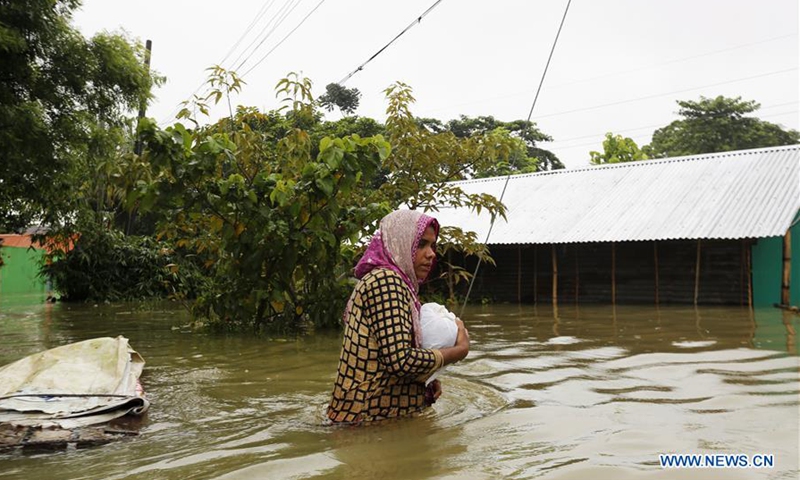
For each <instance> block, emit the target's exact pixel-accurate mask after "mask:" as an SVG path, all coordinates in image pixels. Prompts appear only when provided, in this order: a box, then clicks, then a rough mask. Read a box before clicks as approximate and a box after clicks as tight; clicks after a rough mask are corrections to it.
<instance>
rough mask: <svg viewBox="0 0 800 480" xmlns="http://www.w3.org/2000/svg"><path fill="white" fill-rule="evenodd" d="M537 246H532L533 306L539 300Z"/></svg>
mask: <svg viewBox="0 0 800 480" xmlns="http://www.w3.org/2000/svg"><path fill="white" fill-rule="evenodd" d="M538 263H539V245H534V246H533V304H534V305H536V303H537V301H538V300H539V291H538V290H539V269H538Z"/></svg>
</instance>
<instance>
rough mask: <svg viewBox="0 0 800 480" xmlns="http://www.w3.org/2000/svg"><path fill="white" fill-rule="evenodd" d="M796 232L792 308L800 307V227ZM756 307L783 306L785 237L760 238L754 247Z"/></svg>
mask: <svg viewBox="0 0 800 480" xmlns="http://www.w3.org/2000/svg"><path fill="white" fill-rule="evenodd" d="M791 232H792V278H791V280H790V284H789V297H790V302H791V304H792V305H797V306H800V224H798V225H795V226H793V227H792V228H791ZM751 252H752V262H753V305H754V306H756V307H765V306H772V305H774V304H776V303H781V278H782V277H783V237H768V238H759V239H758V241H756V244H755V245H753V248H752V250H751Z"/></svg>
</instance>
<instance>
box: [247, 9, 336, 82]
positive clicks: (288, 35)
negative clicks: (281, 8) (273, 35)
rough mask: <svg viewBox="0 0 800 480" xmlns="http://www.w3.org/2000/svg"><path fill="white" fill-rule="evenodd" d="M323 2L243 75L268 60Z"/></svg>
mask: <svg viewBox="0 0 800 480" xmlns="http://www.w3.org/2000/svg"><path fill="white" fill-rule="evenodd" d="M323 3H325V0H320V2H319V3H318V4H317V6H316V7H314V8H313V9H311V11H310V12H308V14H307V15H306V16H305V17H303V19H302V20H300V23H298V24H297V26H296V27H294V28H293V29H292V30H291V31H289V33H287V34H286V36H285V37H283V38H282V39H281V41H280V42H278V43H277V44H276V45H275V46H274V47H272V48H271V49H270V50H269V51H268V52H267V53H265V54H264V56H263V57H261V58H260V59H259V60H258V61H257V62H256V63H255V64H254V65H253V66H252V67H250V68H249V69H248V70H247V71H246V72H244V73H243V74H241V77H244V76H245V75H247V74H248V73H250V72H252V71H253V69H254V68H256V67H257V66H259V65H261V62H263V61H264V60H266V59H267V57H268V56H269V55H270V54H271V53H272V52H274V51H275V49H276V48H278V47H280V46H281V44H283V42H285V41H286V39H287V38H289V37H290V36H291V35H292V34H293V33H294V32H295V30H297V29H298V28H300V27H301V26H302V25H303V24H304V23H305V22H306V20H308V17H310V16H311V14H312V13H314V12H316V11H317V9H318V8H319V7H320V6H322V4H323Z"/></svg>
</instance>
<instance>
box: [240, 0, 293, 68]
mask: <svg viewBox="0 0 800 480" xmlns="http://www.w3.org/2000/svg"><path fill="white" fill-rule="evenodd" d="M301 1H302V0H297V1H295V2H294V4H292V0H287V1H286V3H284V4H283V7H281V9H280V10H279V11H278V13H276V14H275V16H274V17H272V19H271V20H270V21H269V22H268V23H267V24H266V25H264V28H262V29H261V33H259V34H258V36H257V37H256V38H255V39H253V41H252V42H250V45H248V46H247V48H246V49H245V50H244V51H243V52H242V53H241V54H239V56H238V57H237V58H236V60H234V61H233V64H234V65H235V64H236V62H238V61H239V59H240V58H241V57H242V55H244V54H245V52H247V50H248V49H250V47H251V46H253V44H254V43H256V42H259V39H260V40H261V41H260V42H259V43H258V45H256V46H255V48H253V50H252V51H251V52H250V53H249V54H248V55H247V56H246V57H245V58H244V60H242V61H241V62H240V63H239V64H238V65H236V66H235V67H233V68H231V70H234V71H236V70H239V69H240V68H242V67H243V66H244V64H245V63H247V61H248V60H250V58H251V57H252V56H253V55H255V53H256V52H257V51H258V49H259V48H261V45H263V44H264V42H266V41H267V39H268V38H269V37H270V36H271V35H272V34H273V33H274V32H275V30H276V29H277V28H278V27H279V26H281V24H282V23H283V22H284V20H286V17H288V16H289V14H291V13H292V12H293V11H294V9H295V8H297V6H298V5H300V2H301ZM273 21H274V22H275V25H273V26H272V28H271V29H270V30H269V31H267V28H269V27H270V25H271V24H272V22H273ZM262 37H263V38H262Z"/></svg>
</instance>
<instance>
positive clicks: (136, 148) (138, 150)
mask: <svg viewBox="0 0 800 480" xmlns="http://www.w3.org/2000/svg"><path fill="white" fill-rule="evenodd" d="M152 51H153V42H152V40H147V42H146V43H145V46H144V66H145V70H147V74H148V75H150V54H151V52H152ZM146 113H147V99H146V98H142V100H141V101H140V102H139V116H138V119H137V121H136V143H134V145H133V153H135V154H136V155H141V154H142V150H143V149H144V145H143V144H142V138H141V137H140V136H139V127H140V125H141V122H142V119H144V116H145V114H146ZM135 220H136V210H135V209H131V210H130V211H129V212H128V222H127V224H126V225H125V235H130V234H131V227H132V226H133V222H134V221H135Z"/></svg>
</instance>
